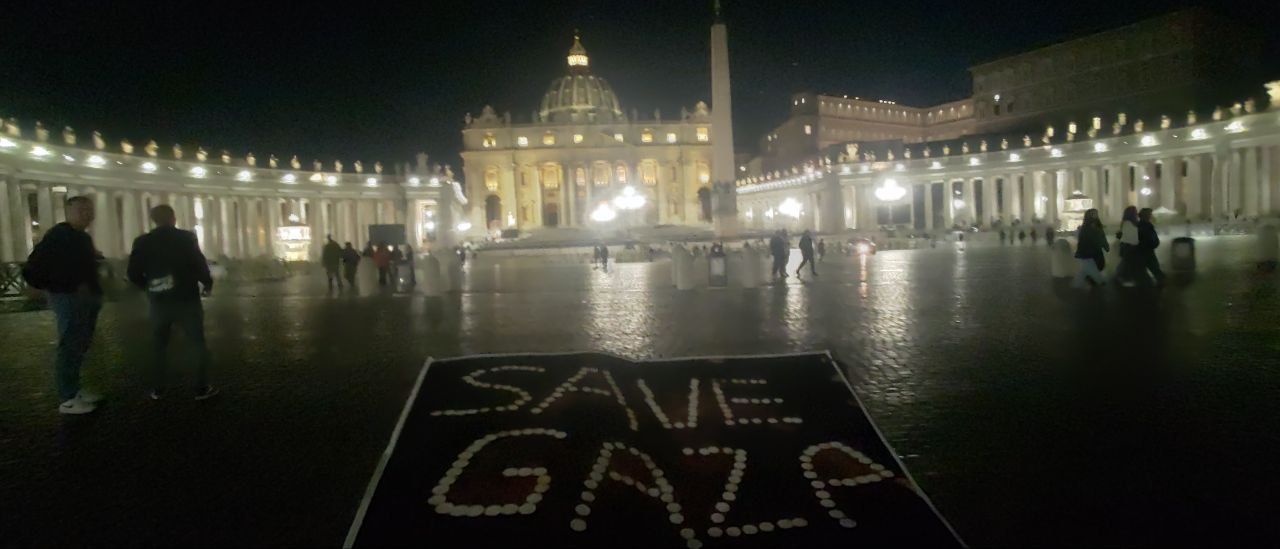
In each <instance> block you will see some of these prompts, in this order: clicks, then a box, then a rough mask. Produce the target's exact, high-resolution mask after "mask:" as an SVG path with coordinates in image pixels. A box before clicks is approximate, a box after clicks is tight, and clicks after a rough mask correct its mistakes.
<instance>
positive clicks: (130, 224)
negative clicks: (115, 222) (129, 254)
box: [120, 191, 146, 251]
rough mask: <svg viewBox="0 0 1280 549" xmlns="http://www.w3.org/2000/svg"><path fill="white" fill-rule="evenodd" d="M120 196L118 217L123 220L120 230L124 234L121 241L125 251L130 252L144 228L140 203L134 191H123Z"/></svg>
mask: <svg viewBox="0 0 1280 549" xmlns="http://www.w3.org/2000/svg"><path fill="white" fill-rule="evenodd" d="M121 196H122V200H121V202H122V203H121V208H120V215H121V217H123V218H124V219H123V220H122V223H121V224H120V230H121V231H122V232H123V233H124V238H123V241H124V245H125V247H126V249H127V250H128V251H132V248H133V241H134V239H136V238H138V237H139V236H141V235H142V229H143V227H145V226H146V225H145V224H144V223H143V221H142V218H143V214H142V212H141V209H142V202H141V198H139V196H138V193H137V192H135V191H124V192H122V193H121Z"/></svg>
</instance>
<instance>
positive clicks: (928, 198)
mask: <svg viewBox="0 0 1280 549" xmlns="http://www.w3.org/2000/svg"><path fill="white" fill-rule="evenodd" d="M921 187H924V228H925V229H928V230H933V229H934V228H935V227H934V226H933V225H934V222H933V182H926V183H924V184H923V185H921ZM912 209H914V208H912ZM842 215H843V214H842Z"/></svg>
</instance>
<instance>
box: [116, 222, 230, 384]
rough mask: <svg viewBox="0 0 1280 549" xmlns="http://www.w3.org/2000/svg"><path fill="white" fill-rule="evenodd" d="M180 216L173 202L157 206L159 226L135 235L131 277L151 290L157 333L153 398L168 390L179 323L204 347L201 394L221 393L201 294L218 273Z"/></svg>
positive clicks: (197, 347) (200, 358) (201, 350)
mask: <svg viewBox="0 0 1280 549" xmlns="http://www.w3.org/2000/svg"><path fill="white" fill-rule="evenodd" d="M175 219H176V218H175V216H174V213H173V208H171V207H169V206H167V205H163V204H162V205H160V206H156V207H154V208H151V221H152V222H153V223H155V225H156V228H155V229H153V230H152V231H151V232H149V233H147V234H144V235H142V236H139V237H138V238H137V239H136V240H134V241H133V252H132V253H130V254H129V282H132V283H133V284H134V285H136V286H137V287H139V288H141V289H142V290H143V291H145V292H147V298H148V301H149V302H150V303H151V333H152V336H153V337H154V338H155V343H154V348H153V351H154V360H155V363H154V364H153V365H152V368H153V369H152V390H151V399H152V400H160V398H161V397H162V396H163V394H164V374H165V370H166V365H165V362H166V361H165V350H166V349H167V348H168V346H169V331H170V329H171V328H172V327H173V325H175V324H177V325H178V327H179V328H180V329H181V330H182V332H183V333H184V334H186V336H187V340H188V341H190V342H191V344H192V345H194V346H195V350H196V352H197V353H198V355H197V361H196V378H195V388H196V400H204V399H207V398H209V397H211V396H213V395H215V394H217V393H218V390H217V388H215V387H213V386H212V385H209V381H208V373H209V348H208V346H207V345H205V341H204V306H203V305H202V304H201V303H200V297H201V295H204V296H208V295H209V292H211V291H213V277H212V276H210V275H209V263H208V262H207V261H206V260H205V258H204V254H203V253H201V252H200V242H199V241H198V240H197V239H196V235H195V233H193V232H191V231H184V230H182V229H179V228H177V227H175V226H174V224H175ZM200 286H203V287H204V289H203V292H202V291H201V289H200Z"/></svg>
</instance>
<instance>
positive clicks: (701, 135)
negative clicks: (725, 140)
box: [698, 128, 711, 143]
mask: <svg viewBox="0 0 1280 549" xmlns="http://www.w3.org/2000/svg"><path fill="white" fill-rule="evenodd" d="M710 140H711V133H710V132H709V131H707V129H706V128H698V141H701V142H703V143H706V142H707V141H710Z"/></svg>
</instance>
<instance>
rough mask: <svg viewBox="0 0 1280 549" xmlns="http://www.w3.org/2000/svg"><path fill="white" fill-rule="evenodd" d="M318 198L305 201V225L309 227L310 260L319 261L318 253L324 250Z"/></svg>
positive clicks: (322, 226)
mask: <svg viewBox="0 0 1280 549" xmlns="http://www.w3.org/2000/svg"><path fill="white" fill-rule="evenodd" d="M322 207H323V206H321V204H320V199H319V198H308V199H307V225H308V226H310V227H311V260H312V261H319V260H320V252H321V250H323V249H324V243H325V239H324V237H325V232H324V223H322V221H323V219H324V216H323V214H322V213H321V212H320V208H322Z"/></svg>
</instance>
